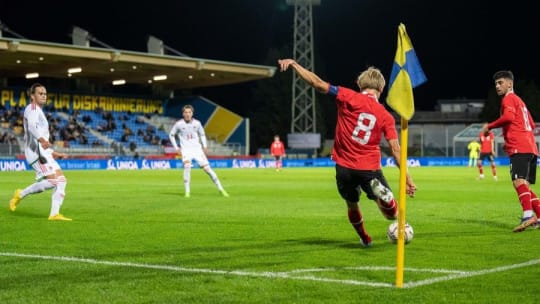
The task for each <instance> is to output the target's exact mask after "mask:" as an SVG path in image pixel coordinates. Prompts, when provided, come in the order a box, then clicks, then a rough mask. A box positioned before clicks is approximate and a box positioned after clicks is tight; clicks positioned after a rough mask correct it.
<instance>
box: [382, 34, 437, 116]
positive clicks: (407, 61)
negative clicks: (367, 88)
mask: <svg viewBox="0 0 540 304" xmlns="http://www.w3.org/2000/svg"><path fill="white" fill-rule="evenodd" d="M426 81H427V78H426V75H425V74H424V71H423V70H422V67H421V66H420V62H419V61H418V58H417V57H416V53H415V52H414V48H413V46H412V43H411V39H410V38H409V36H408V35H407V31H406V30H405V25H404V24H403V23H400V24H399V28H398V40H397V50H396V57H395V59H394V64H393V65H392V72H391V74H390V82H389V85H388V88H389V89H388V96H387V98H386V101H387V103H388V105H389V106H390V107H391V108H392V109H394V111H396V112H397V113H398V114H399V115H400V116H401V117H402V118H404V119H406V120H410V119H411V118H412V116H413V115H414V96H413V91H412V89H413V88H416V87H417V86H419V85H421V84H423V83H424V82H426Z"/></svg>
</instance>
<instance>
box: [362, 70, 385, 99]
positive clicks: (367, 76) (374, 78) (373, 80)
mask: <svg viewBox="0 0 540 304" xmlns="http://www.w3.org/2000/svg"><path fill="white" fill-rule="evenodd" d="M356 84H358V87H359V88H360V90H361V91H363V90H365V89H374V90H377V91H379V92H380V93H382V91H383V89H384V86H385V85H386V80H384V76H383V74H382V73H381V70H379V69H377V68H376V67H372V66H371V67H369V68H367V69H366V70H365V71H363V72H362V73H360V75H358V79H357V80H356Z"/></svg>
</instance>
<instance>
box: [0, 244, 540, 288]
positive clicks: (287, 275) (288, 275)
mask: <svg viewBox="0 0 540 304" xmlns="http://www.w3.org/2000/svg"><path fill="white" fill-rule="evenodd" d="M0 256H7V257H19V258H32V259H41V260H55V261H67V262H79V263H87V264H96V265H107V266H124V267H133V268H146V269H159V270H169V271H177V272H189V273H207V274H220V275H236V276H250V277H264V278H279V279H292V280H304V281H318V282H327V283H338V284H344V285H362V286H370V287H390V288H393V287H395V285H394V284H390V283H383V282H369V281H357V280H343V279H333V278H323V277H315V276H311V275H305V276H295V275H294V274H298V273H305V272H322V271H335V270H338V269H337V268H317V269H304V270H301V269H299V270H293V271H289V272H250V271H241V270H219V269H204V268H187V267H180V266H172V265H156V264H144V263H142V264H139V263H132V262H114V261H100V260H95V259H88V258H77V257H66V256H48V255H38V254H24V253H13V252H0ZM535 264H540V259H537V260H530V261H527V262H524V263H519V264H512V265H507V266H500V267H496V268H491V269H484V270H477V271H462V270H446V269H418V268H405V270H407V271H412V272H432V273H450V275H448V276H443V277H437V278H432V279H427V280H421V281H416V282H408V283H405V284H403V287H404V288H414V287H418V286H423V285H430V284H434V283H438V282H442V281H450V280H455V279H461V278H468V277H473V276H479V275H485V274H490V273H496V272H502V271H507V270H511V269H516V268H522V267H527V266H531V265H535ZM343 269H354V270H371V271H381V270H382V271H393V270H395V268H394V267H387V266H361V267H344V268H343Z"/></svg>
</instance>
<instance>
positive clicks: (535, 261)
mask: <svg viewBox="0 0 540 304" xmlns="http://www.w3.org/2000/svg"><path fill="white" fill-rule="evenodd" d="M409 170H410V172H411V174H412V176H413V178H414V180H415V182H416V183H417V186H418V189H419V190H418V193H417V196H416V197H415V198H408V199H407V200H406V218H407V221H408V222H409V223H410V224H411V225H412V226H413V228H414V231H415V235H414V239H413V240H412V242H411V243H409V244H407V245H406V246H405V270H404V283H405V284H404V287H403V288H397V287H395V280H396V269H395V265H396V245H394V244H391V243H390V242H389V241H388V240H387V238H386V230H387V227H388V226H389V224H390V223H391V221H388V220H386V219H384V217H383V216H382V215H381V213H380V212H379V210H378V209H377V207H376V205H375V203H374V202H372V201H369V200H367V199H366V198H365V196H363V197H362V198H361V202H360V205H361V210H362V213H363V215H364V221H365V225H366V229H367V230H368V232H369V233H370V234H371V236H372V238H373V247H371V248H362V247H361V246H360V244H359V241H358V238H357V236H356V234H355V233H354V230H353V229H352V227H351V226H350V224H349V222H348V219H347V212H346V207H345V203H344V202H343V200H342V199H341V198H340V197H339V195H338V192H337V190H336V185H335V173H334V168H285V169H284V170H283V171H281V172H276V171H274V170H273V169H269V168H267V169H217V170H216V172H217V174H218V175H219V177H220V179H221V181H222V183H223V185H224V186H225V188H226V189H227V191H228V192H229V194H230V197H229V198H225V197H221V196H220V195H219V193H218V191H217V189H216V187H215V186H214V185H213V184H212V182H211V180H210V179H209V177H208V176H207V175H206V174H205V173H204V172H203V171H202V170H200V169H196V170H193V171H192V189H191V197H190V198H184V197H183V184H182V171H181V170H140V171H98V170H95V171H94V170H90V171H65V175H66V177H67V179H68V186H67V191H66V193H67V194H66V198H65V201H64V205H63V207H62V213H63V214H64V215H65V216H68V217H72V218H73V221H72V222H51V221H48V220H47V217H48V215H49V208H50V198H51V194H52V191H51V190H48V191H46V192H44V193H40V194H36V195H31V196H28V197H26V198H25V199H24V200H23V201H22V202H21V204H20V205H19V207H18V208H17V210H16V211H15V212H10V211H9V210H8V208H7V207H8V201H9V199H10V198H11V195H12V194H13V191H14V190H15V189H16V188H24V187H25V186H27V185H28V184H30V183H31V182H32V181H33V172H30V171H26V172H4V173H2V174H1V175H0V184H1V185H2V186H1V188H0V197H1V198H2V201H3V202H4V203H3V204H4V206H5V208H3V209H2V210H3V211H2V210H0V270H1V271H0V303H470V302H471V301H473V302H474V303H532V302H534V301H536V300H537V292H536V291H537V288H535V286H537V283H538V280H539V278H540V230H532V229H528V230H526V231H524V232H522V233H513V232H512V229H513V227H514V226H516V225H517V224H518V223H519V217H520V216H521V207H520V205H519V202H518V200H517V197H516V194H515V191H514V190H513V188H512V186H511V182H510V179H509V176H508V173H507V172H506V171H507V168H498V170H499V181H493V180H491V179H490V176H489V172H488V174H487V176H486V179H485V180H476V176H477V175H478V174H477V171H476V168H466V167H423V168H410V169H409ZM384 172H385V175H386V177H387V179H388V181H389V183H390V184H391V186H392V188H393V189H394V193H395V195H396V196H398V193H399V191H398V187H399V186H398V176H399V173H398V169H396V168H384ZM537 188H538V187H536V186H533V189H537ZM537 192H538V190H537Z"/></svg>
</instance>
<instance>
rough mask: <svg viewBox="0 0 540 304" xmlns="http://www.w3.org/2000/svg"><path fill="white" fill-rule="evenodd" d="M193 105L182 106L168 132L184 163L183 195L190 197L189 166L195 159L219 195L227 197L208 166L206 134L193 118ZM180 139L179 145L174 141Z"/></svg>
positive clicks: (215, 175)
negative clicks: (176, 119) (179, 116)
mask: <svg viewBox="0 0 540 304" xmlns="http://www.w3.org/2000/svg"><path fill="white" fill-rule="evenodd" d="M193 112H194V109H193V106H191V105H185V106H184V107H183V108H182V117H183V118H182V119H180V120H178V121H177V122H176V123H175V124H174V126H173V127H172V128H171V131H170V132H169V139H170V141H171V143H172V145H173V147H174V149H175V150H176V151H177V152H178V154H180V155H181V156H182V162H183V163H184V196H185V197H190V190H191V189H190V183H191V167H192V163H191V162H192V161H193V160H195V161H196V162H197V164H199V166H200V167H201V168H203V170H204V172H206V174H208V176H210V178H211V179H212V181H213V182H214V184H215V185H216V187H217V188H218V190H219V192H220V193H221V195H223V196H225V197H229V194H228V193H227V191H225V189H223V186H222V185H221V182H220V181H219V178H218V176H217V174H216V172H214V170H212V168H211V167H210V164H209V163H208V158H207V157H206V155H207V153H208V146H207V142H206V134H205V132H204V128H203V126H202V124H201V122H200V121H199V120H197V119H195V118H193ZM177 137H178V139H179V140H180V145H178V144H177V143H176V138H177Z"/></svg>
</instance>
